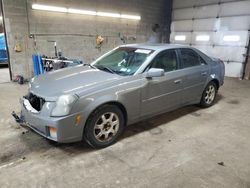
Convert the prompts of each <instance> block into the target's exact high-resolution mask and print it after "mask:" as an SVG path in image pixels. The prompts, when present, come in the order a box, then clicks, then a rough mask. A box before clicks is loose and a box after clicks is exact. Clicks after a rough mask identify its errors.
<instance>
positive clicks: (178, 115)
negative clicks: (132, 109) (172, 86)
mask: <svg viewBox="0 0 250 188" xmlns="http://www.w3.org/2000/svg"><path fill="white" fill-rule="evenodd" d="M26 89H27V86H20V85H17V84H14V83H6V84H0V91H1V92H0V106H1V108H0V133H1V136H0V146H1V149H0V187H88V188H89V187H130V188H133V187H171V188H172V187H190V188H194V187H213V188H215V187H226V188H228V187H232V188H237V187H245V188H249V187H250V149H249V146H250V123H249V122H250V82H249V81H239V80H236V79H226V80H225V85H224V87H222V88H221V90H220V92H219V95H218V100H217V103H216V104H215V105H214V106H213V107H211V108H208V109H200V108H198V107H195V106H190V107H185V108H182V109H180V110H176V111H174V112H171V113H166V114H163V115H161V116H158V117H155V118H153V119H150V120H148V121H144V122H140V123H138V124H135V125H133V126H130V127H128V128H127V129H126V131H125V133H124V135H123V137H122V138H121V139H120V141H119V142H118V143H116V144H115V145H113V146H111V147H109V148H106V149H102V150H93V149H90V148H89V147H88V146H86V144H82V143H75V144H66V145H65V144H64V145H61V144H55V143H52V142H50V141H48V140H46V139H44V138H42V137H40V136H38V135H37V134H35V133H33V132H31V131H26V129H24V128H20V127H19V126H18V125H17V124H16V123H15V122H14V121H13V120H12V118H11V117H10V113H11V111H12V110H16V111H19V109H20V108H19V104H18V98H19V97H20V96H21V95H23V94H24V93H25V92H26ZM219 162H223V163H224V166H222V165H219V164H218V163H219Z"/></svg>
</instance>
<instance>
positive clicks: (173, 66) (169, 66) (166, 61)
mask: <svg viewBox="0 0 250 188" xmlns="http://www.w3.org/2000/svg"><path fill="white" fill-rule="evenodd" d="M149 68H159V69H163V70H164V71H165V72H170V71H174V70H177V57H176V52H175V50H167V51H165V52H162V53H160V54H159V55H157V56H156V57H155V58H154V60H153V61H152V62H151V65H150V67H149Z"/></svg>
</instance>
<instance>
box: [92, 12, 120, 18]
mask: <svg viewBox="0 0 250 188" xmlns="http://www.w3.org/2000/svg"><path fill="white" fill-rule="evenodd" d="M96 15H97V16H105V17H112V18H120V17H121V15H120V14H118V13H110V12H97V13H96Z"/></svg>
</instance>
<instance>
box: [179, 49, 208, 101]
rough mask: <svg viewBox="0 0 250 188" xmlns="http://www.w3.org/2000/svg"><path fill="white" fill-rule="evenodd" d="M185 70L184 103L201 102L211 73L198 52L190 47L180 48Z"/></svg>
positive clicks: (182, 65) (180, 56) (182, 66)
mask: <svg viewBox="0 0 250 188" xmlns="http://www.w3.org/2000/svg"><path fill="white" fill-rule="evenodd" d="M178 54H179V58H180V60H181V69H182V71H183V76H184V79H183V92H182V95H183V97H182V101H183V105H186V104H192V103H196V102H199V100H200V98H201V95H202V92H203V89H204V86H205V84H206V80H207V76H208V73H209V66H208V65H207V64H206V62H205V61H204V60H203V59H202V58H201V57H200V56H199V54H198V53H197V52H195V51H194V50H192V49H189V48H180V49H179V50H178Z"/></svg>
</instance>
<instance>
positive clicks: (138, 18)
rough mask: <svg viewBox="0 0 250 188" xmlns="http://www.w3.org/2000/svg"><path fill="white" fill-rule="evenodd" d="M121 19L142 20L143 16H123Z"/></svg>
mask: <svg viewBox="0 0 250 188" xmlns="http://www.w3.org/2000/svg"><path fill="white" fill-rule="evenodd" d="M121 18H126V19H132V20H140V19H141V16H134V15H127V14H121Z"/></svg>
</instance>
